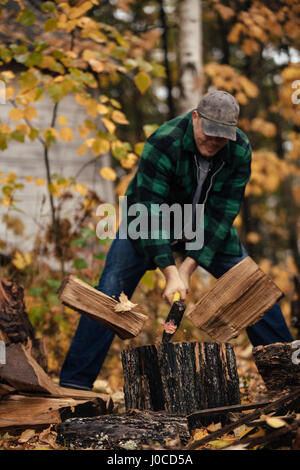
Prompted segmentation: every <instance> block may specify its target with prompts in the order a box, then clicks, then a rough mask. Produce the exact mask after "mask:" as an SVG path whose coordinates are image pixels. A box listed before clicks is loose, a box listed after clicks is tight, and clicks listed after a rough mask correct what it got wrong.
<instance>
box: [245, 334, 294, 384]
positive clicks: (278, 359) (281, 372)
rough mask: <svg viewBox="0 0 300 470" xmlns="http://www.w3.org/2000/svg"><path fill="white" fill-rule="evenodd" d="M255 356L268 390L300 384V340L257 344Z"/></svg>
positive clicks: (254, 350) (254, 349)
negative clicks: (263, 344) (264, 344)
mask: <svg viewBox="0 0 300 470" xmlns="http://www.w3.org/2000/svg"><path fill="white" fill-rule="evenodd" d="M252 353H253V357H254V360H255V363H256V366H257V369H258V372H259V373H260V375H261V376H262V378H263V380H264V382H265V384H266V387H267V389H268V390H277V391H278V390H280V391H281V390H285V389H287V390H289V389H293V388H294V387H299V386H300V341H299V340H297V341H293V342H291V343H273V344H268V345H266V346H256V347H255V348H253V350H252Z"/></svg>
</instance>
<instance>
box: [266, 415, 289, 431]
mask: <svg viewBox="0 0 300 470" xmlns="http://www.w3.org/2000/svg"><path fill="white" fill-rule="evenodd" d="M266 423H267V424H268V425H269V426H271V428H276V429H277V428H282V427H283V426H285V425H286V422H285V421H283V419H281V418H276V417H275V416H274V417H272V418H266Z"/></svg>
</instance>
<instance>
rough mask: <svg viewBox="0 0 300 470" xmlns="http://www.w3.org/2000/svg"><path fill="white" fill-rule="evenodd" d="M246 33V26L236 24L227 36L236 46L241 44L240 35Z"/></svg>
mask: <svg viewBox="0 0 300 470" xmlns="http://www.w3.org/2000/svg"><path fill="white" fill-rule="evenodd" d="M243 31H244V25H243V24H242V23H235V25H234V26H233V28H232V29H231V31H230V33H229V34H228V36H227V39H228V41H229V42H233V43H234V44H236V43H238V42H239V39H240V34H241V33H242V32H243Z"/></svg>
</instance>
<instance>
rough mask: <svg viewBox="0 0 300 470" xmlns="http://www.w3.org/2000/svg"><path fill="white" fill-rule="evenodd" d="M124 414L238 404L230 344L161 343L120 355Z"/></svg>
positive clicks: (234, 366)
mask: <svg viewBox="0 0 300 470" xmlns="http://www.w3.org/2000/svg"><path fill="white" fill-rule="evenodd" d="M122 365H123V371H124V395H125V406H126V410H129V409H132V408H135V409H139V410H153V411H159V410H165V411H167V412H169V413H173V414H175V413H178V414H189V413H192V412H193V411H195V410H200V409H204V408H214V407H217V406H225V405H233V404H237V403H240V392H239V378H238V374H237V368H236V359H235V354H234V349H233V347H232V345H231V344H228V343H227V344H218V343H197V342H180V343H159V344H155V345H149V346H140V347H137V348H133V349H129V350H123V351H122Z"/></svg>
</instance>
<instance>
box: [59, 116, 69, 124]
mask: <svg viewBox="0 0 300 470" xmlns="http://www.w3.org/2000/svg"><path fill="white" fill-rule="evenodd" d="M57 121H58V124H59V125H60V126H66V125H67V124H68V119H67V118H66V117H65V116H58V118H57Z"/></svg>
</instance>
